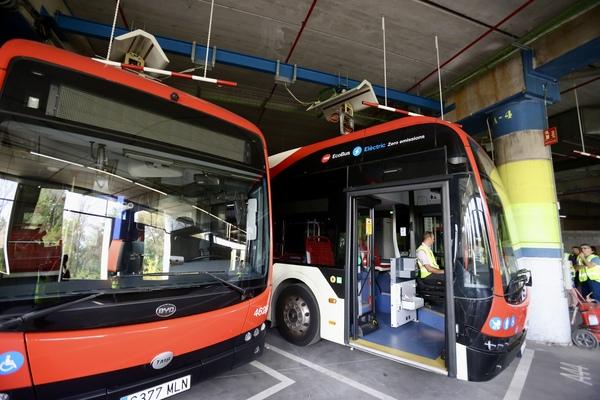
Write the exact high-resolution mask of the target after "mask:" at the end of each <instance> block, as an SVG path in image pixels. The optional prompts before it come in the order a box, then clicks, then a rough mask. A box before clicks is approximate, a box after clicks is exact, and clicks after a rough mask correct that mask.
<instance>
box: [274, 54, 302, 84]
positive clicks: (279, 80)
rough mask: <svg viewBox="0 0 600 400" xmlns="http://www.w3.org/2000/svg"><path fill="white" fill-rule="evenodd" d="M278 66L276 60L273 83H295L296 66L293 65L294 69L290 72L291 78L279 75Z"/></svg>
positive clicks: (278, 63)
mask: <svg viewBox="0 0 600 400" xmlns="http://www.w3.org/2000/svg"><path fill="white" fill-rule="evenodd" d="M280 65H281V63H280V62H279V60H277V65H276V66H275V83H283V84H284V85H285V84H288V83H294V82H296V77H297V76H298V65H297V64H294V69H293V70H292V76H291V78H290V77H288V76H285V75H281V70H280Z"/></svg>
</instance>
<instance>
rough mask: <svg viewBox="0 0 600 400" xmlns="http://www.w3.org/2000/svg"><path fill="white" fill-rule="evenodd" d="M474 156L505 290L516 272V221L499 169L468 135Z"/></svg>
mask: <svg viewBox="0 0 600 400" xmlns="http://www.w3.org/2000/svg"><path fill="white" fill-rule="evenodd" d="M471 147H472V148H473V149H474V154H475V158H476V160H477V165H478V167H479V173H480V174H481V177H482V181H483V189H484V191H485V196H486V199H487V203H488V207H489V210H490V216H491V218H492V224H493V226H494V232H496V242H497V251H498V254H499V260H500V274H501V275H502V284H503V287H504V292H505V293H506V291H507V290H508V285H509V283H510V281H511V279H512V278H514V277H515V276H516V275H517V271H518V267H517V260H516V257H515V254H514V245H515V244H516V241H515V237H514V236H515V234H516V231H515V225H514V222H513V218H512V211H511V208H510V202H509V200H508V196H507V194H506V191H505V189H504V185H503V183H502V180H501V179H500V175H499V174H498V170H497V169H496V166H495V165H494V163H493V161H492V160H490V158H489V157H488V155H487V154H486V153H485V151H484V150H483V149H482V148H481V147H480V146H479V145H478V144H477V143H476V142H475V141H474V140H472V139H471Z"/></svg>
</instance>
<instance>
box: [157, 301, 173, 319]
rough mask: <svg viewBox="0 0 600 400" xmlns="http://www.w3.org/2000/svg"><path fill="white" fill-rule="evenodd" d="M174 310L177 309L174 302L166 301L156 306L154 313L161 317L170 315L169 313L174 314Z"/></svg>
mask: <svg viewBox="0 0 600 400" xmlns="http://www.w3.org/2000/svg"><path fill="white" fill-rule="evenodd" d="M175 311H177V307H175V304H170V303H167V304H161V305H160V306H158V307H156V315H158V316H159V317H161V318H166V317H170V316H171V315H173V314H175Z"/></svg>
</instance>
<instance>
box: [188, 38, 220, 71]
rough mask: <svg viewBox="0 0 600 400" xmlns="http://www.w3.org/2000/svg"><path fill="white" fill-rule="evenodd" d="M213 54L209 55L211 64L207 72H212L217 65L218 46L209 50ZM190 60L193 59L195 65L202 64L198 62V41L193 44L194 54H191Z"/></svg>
mask: <svg viewBox="0 0 600 400" xmlns="http://www.w3.org/2000/svg"><path fill="white" fill-rule="evenodd" d="M209 51H210V52H211V53H209V55H210V56H211V57H210V63H209V64H208V65H207V68H206V70H207V71H212V70H213V68H214V67H215V64H216V63H217V46H213V48H212V50H209ZM190 58H191V59H192V62H193V63H194V64H200V63H199V62H197V61H196V41H195V40H194V41H193V42H192V52H191V54H190Z"/></svg>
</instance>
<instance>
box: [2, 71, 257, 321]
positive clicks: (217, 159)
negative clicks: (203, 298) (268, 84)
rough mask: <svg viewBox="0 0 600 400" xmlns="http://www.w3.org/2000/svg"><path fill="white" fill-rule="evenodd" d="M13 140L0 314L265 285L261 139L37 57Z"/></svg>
mask: <svg viewBox="0 0 600 400" xmlns="http://www.w3.org/2000/svg"><path fill="white" fill-rule="evenodd" d="M124 96H126V97H124ZM125 98H127V102H125V101H124V100H123V99H125ZM0 134H1V135H2V139H1V140H2V142H1V145H0V248H1V250H0V302H3V303H4V305H0V309H4V310H5V311H6V309H7V308H6V307H9V308H10V305H9V304H12V303H11V302H14V301H15V300H18V301H19V302H21V303H27V302H28V303H29V304H30V305H32V304H38V303H39V301H40V299H44V298H46V299H56V298H58V297H61V296H65V295H72V294H74V293H76V294H79V293H81V294H85V293H88V292H89V293H93V292H95V291H99V290H102V291H107V292H109V293H110V292H115V293H119V292H126V291H132V290H159V289H176V288H180V287H190V286H202V285H204V284H207V285H209V284H211V285H212V284H215V282H216V281H220V280H226V281H228V282H233V283H235V284H236V285H239V286H242V287H244V286H248V285H251V284H252V285H256V282H257V281H258V282H261V283H262V284H263V285H264V282H265V279H266V273H267V269H268V264H269V260H268V257H267V254H268V248H269V243H268V229H269V223H268V221H269V220H268V198H267V182H266V173H265V165H266V164H265V160H264V150H263V145H262V142H261V141H260V139H259V137H258V136H256V135H254V134H252V133H249V132H246V131H244V130H242V129H241V128H237V127H235V126H233V125H231V124H230V123H228V122H225V121H222V120H219V119H217V118H214V117H212V116H210V115H207V114H204V113H201V112H199V111H194V110H192V109H189V108H186V107H183V106H180V105H175V104H172V103H169V102H168V101H166V100H162V99H159V98H154V97H152V96H149V95H148V94H142V93H141V92H139V91H135V90H133V89H128V88H124V87H122V86H118V85H113V84H111V83H108V82H106V81H101V80H100V79H98V78H93V77H90V76H86V75H83V74H79V73H76V72H74V71H67V70H64V69H60V68H57V67H55V66H51V65H47V64H42V63H38V62H34V61H31V60H17V61H15V62H13V63H12V64H11V66H10V68H9V71H8V75H7V78H6V82H5V85H4V89H3V92H2V97H1V98H0ZM217 277H218V278H217ZM253 282H254V283H253Z"/></svg>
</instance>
